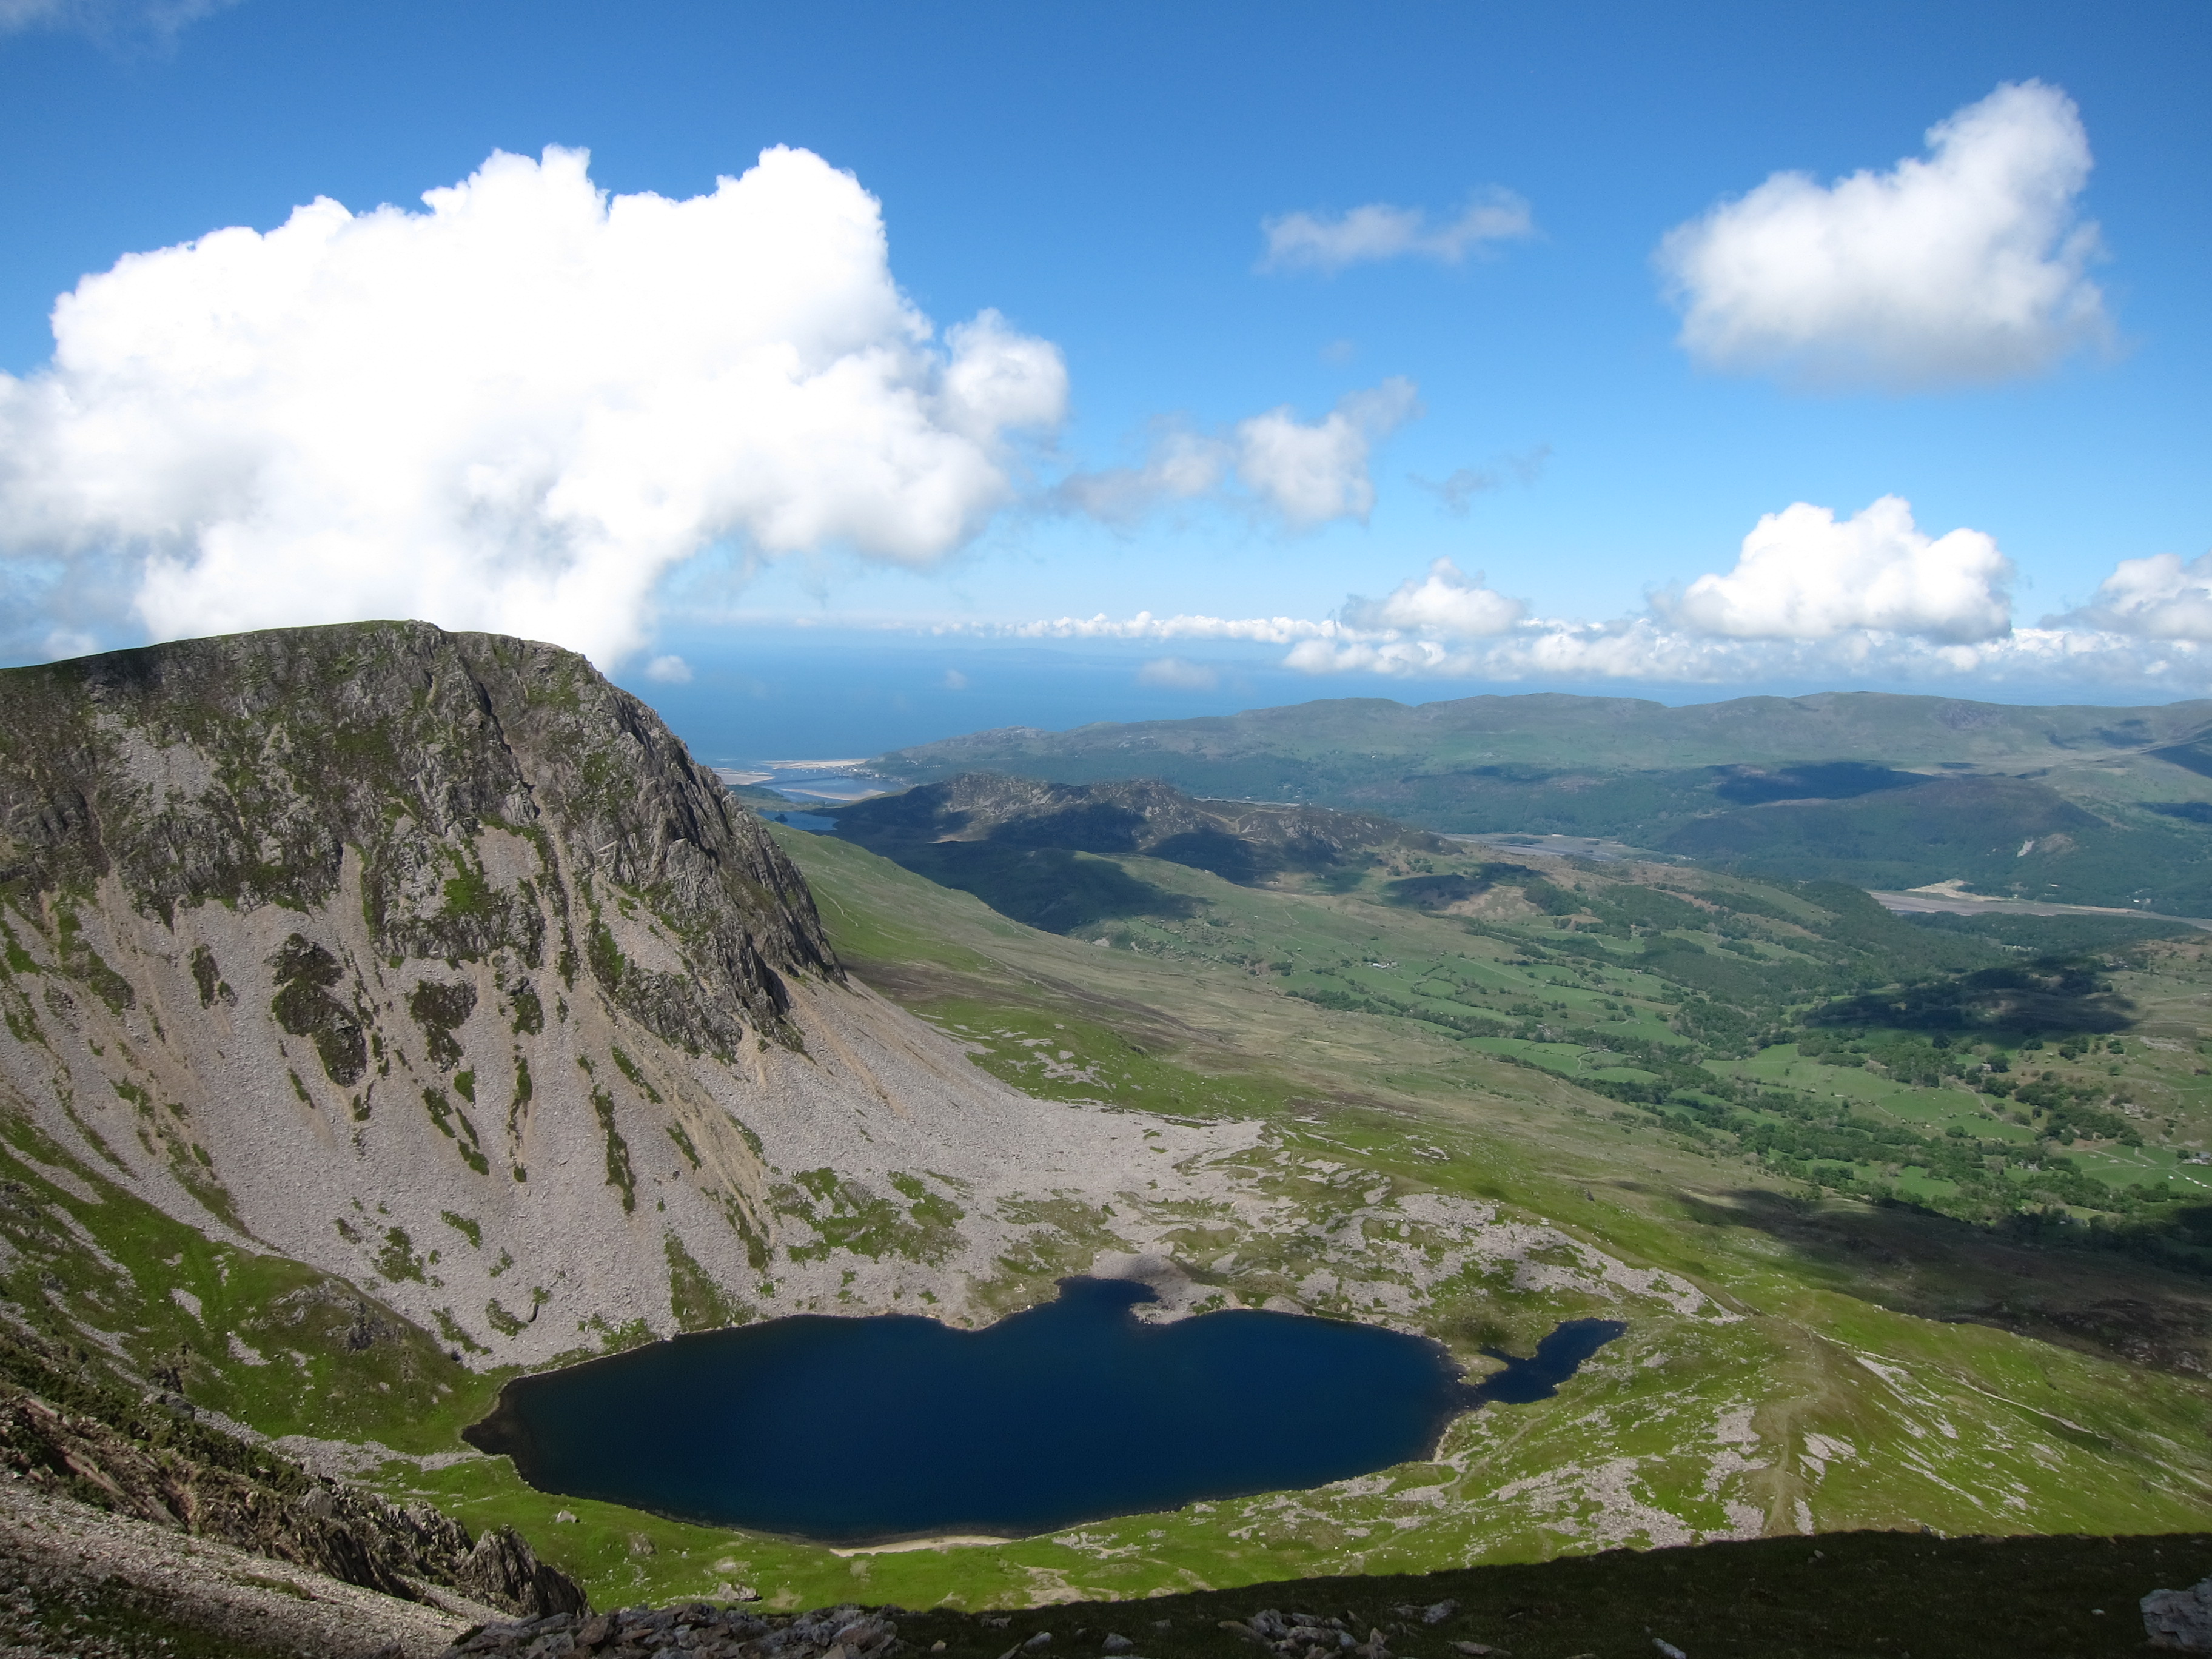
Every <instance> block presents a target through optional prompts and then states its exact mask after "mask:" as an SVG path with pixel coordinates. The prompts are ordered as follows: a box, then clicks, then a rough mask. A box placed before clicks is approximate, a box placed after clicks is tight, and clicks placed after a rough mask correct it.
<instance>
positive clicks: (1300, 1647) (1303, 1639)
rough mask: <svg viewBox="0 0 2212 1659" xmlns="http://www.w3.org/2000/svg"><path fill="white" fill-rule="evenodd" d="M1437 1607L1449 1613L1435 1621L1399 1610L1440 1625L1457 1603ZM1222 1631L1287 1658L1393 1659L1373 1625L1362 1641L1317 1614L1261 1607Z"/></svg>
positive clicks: (1418, 1610) (1227, 1622)
mask: <svg viewBox="0 0 2212 1659" xmlns="http://www.w3.org/2000/svg"><path fill="white" fill-rule="evenodd" d="M1457 1605H1458V1604H1457V1603H1455V1602H1445V1601H1440V1602H1438V1603H1437V1606H1438V1607H1443V1608H1445V1609H1446V1611H1445V1612H1443V1613H1439V1614H1437V1618H1436V1619H1435V1620H1427V1619H1426V1613H1425V1610H1424V1609H1422V1608H1420V1607H1403V1608H1400V1609H1398V1611H1400V1612H1401V1613H1407V1614H1409V1615H1411V1616H1413V1617H1417V1618H1422V1619H1424V1620H1425V1622H1428V1623H1438V1622H1441V1621H1442V1620H1445V1619H1449V1617H1451V1614H1452V1613H1453V1612H1454V1611H1456V1609H1457ZM1221 1628H1222V1629H1224V1630H1225V1631H1227V1632H1230V1633H1231V1634H1232V1635H1236V1636H1242V1637H1243V1638H1245V1639H1246V1640H1247V1641H1249V1642H1256V1643H1258V1644H1260V1645H1261V1647H1263V1648H1267V1649H1268V1650H1271V1651H1273V1652H1275V1653H1279V1654H1281V1655H1283V1656H1285V1659H1321V1656H1322V1655H1324V1654H1340V1653H1348V1654H1351V1655H1352V1656H1353V1659H1390V1650H1389V1646H1388V1645H1386V1644H1385V1643H1384V1641H1383V1632H1381V1631H1379V1630H1376V1629H1375V1628H1373V1627H1372V1626H1370V1627H1369V1629H1368V1632H1367V1639H1366V1640H1365V1641H1364V1642H1363V1641H1361V1640H1360V1639H1359V1638H1358V1635H1357V1633H1355V1632H1354V1631H1353V1630H1352V1626H1349V1625H1347V1624H1346V1623H1345V1622H1344V1620H1341V1619H1329V1618H1323V1617H1322V1615H1321V1614H1319V1613H1278V1612H1277V1611H1276V1610H1275V1609H1274V1608H1273V1607H1262V1608H1261V1609H1260V1611H1259V1612H1257V1613H1254V1614H1253V1615H1252V1616H1251V1617H1250V1618H1249V1619H1247V1620H1236V1619H1225V1620H1222V1621H1221Z"/></svg>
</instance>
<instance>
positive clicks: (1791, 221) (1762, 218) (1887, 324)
mask: <svg viewBox="0 0 2212 1659" xmlns="http://www.w3.org/2000/svg"><path fill="white" fill-rule="evenodd" d="M1928 148H1929V154H1928V155H1927V157H1926V158H1925V159H1921V158H1917V157H1908V158H1906V159H1905V160H1904V161H1899V163H1898V164H1897V166H1896V167H1895V168H1894V169H1893V170H1892V171H1890V172H1888V173H1865V172H1862V173H1853V174H1852V175H1851V176H1850V178H1848V179H1838V180H1837V181H1836V182H1835V183H1834V184H1832V185H1825V186H1824V185H1820V184H1819V183H1817V182H1815V181H1814V179H1811V178H1809V177H1808V176H1807V175H1805V174H1804V173H1776V174H1775V175H1774V176H1773V177H1771V178H1770V179H1767V181H1766V182H1765V184H1763V185H1759V187H1758V188H1757V189H1756V190H1753V191H1752V192H1751V193H1750V194H1749V195H1747V196H1745V197H1742V198H1741V199H1740V200H1736V201H1732V202H1726V203H1723V204H1720V205H1719V206H1717V207H1716V208H1714V209H1713V210H1711V212H1709V213H1707V214H1706V215H1705V216H1704V217H1703V218H1701V219H1698V220H1695V221H1693V222H1691V223H1688V224H1686V225H1682V226H1680V227H1678V228H1675V229H1674V231H1672V232H1671V233H1669V234H1668V236H1667V238H1666V240H1664V241H1663V242H1662V244H1661V245H1660V248H1659V252H1658V254H1657V260H1658V264H1659V265H1660V268H1661V270H1662V272H1663V273H1664V275H1665V276H1666V278H1667V281H1668V286H1669V288H1670V289H1671V290H1672V292H1673V294H1674V297H1675V298H1676V300H1677V301H1679V303H1680V305H1681V307H1682V309H1683V313H1684V315H1683V323H1682V333H1681V341H1682V343H1683V344H1684V345H1685V346H1686V347H1687V348H1688V349H1690V351H1691V352H1692V354H1694V355H1695V356H1698V357H1699V358H1700V359H1702V360H1703V361H1704V362H1706V363H1708V364H1710V365H1711V366H1713V367H1715V368H1723V369H1736V370H1780V371H1782V372H1784V373H1785V374H1790V375H1792V376H1794V377H1797V378H1801V379H1804V380H1812V381H1815V382H1842V383H1848V382H1872V383H1875V384H1879V385H1884V386H1896V387H1909V386H1929V385H1938V384H1945V383H1961V382H1977V381H1989V380H2002V379H2004V378H2007V377H2009V376H2013V375H2017V374H2029V373H2033V371H2035V370H2038V369H2040V368H2045V366H2047V365H2048V364H2050V363H2051V362H2053V361H2054V360H2055V359H2057V357H2059V356H2063V354H2064V353H2066V352H2067V351H2069V350H2070V349H2073V348H2074V347H2075V346H2076V345H2078V344H2080V343H2082V342H2083V341H2085V340H2090V339H2094V338H2097V337H2100V336H2101V335H2102V334H2103V333H2104V332H2105V331H2106V317H2105V309H2104V299H2103V295H2101V294H2100V292H2099V290H2098V289H2097V287H2096V285H2095V284H2094V283H2092V282H2090V281H2089V279H2088V277H2087V275H2086V272H2087V267H2088V265H2089V264H2090V262H2091V260H2092V259H2093V258H2094V257H2095V256H2096V253H2097V248H2098V240H2097V231H2096V227H2095V226H2094V225H2093V224H2090V223H2087V222H2081V221H2080V220H2079V219H2078V218H2077V216H2076V207H2075V204H2076V198H2077V197H2079V196H2080V194H2081V189H2082V186H2083V185H2085V184H2086V183H2087V179H2088V176H2089V166H2090V159H2089V143H2088V138H2087V135H2086V134H2085V133H2084V132H2083V131H2082V128H2081V117H2080V115H2079V113H2078V112H2076V111H2075V106H2074V104H2073V102H2072V100H2069V98H2068V97H2067V96H2066V95H2065V94H2064V93H2063V92H2061V91H2060V90H2059V89H2058V88H2056V87H2049V86H2045V85H2042V84H2041V83H2039V82H2033V81H2031V82H2027V83H2025V84H2023V85H2018V86H2013V85H2007V86H2001V87H1999V88H1997V89H1996V91H1995V92H1993V93H1992V94H1990V96H1988V97H1987V98H1985V99H1984V100H1982V101H1981V102H1979V103H1978V104H1972V105H1969V106H1967V107H1966V108H1965V109H1962V110H1960V111H1959V112H1957V113H1955V114H1954V115H1953V116H1952V117H1951V118H1949V119H1948V120H1946V121H1943V122H1941V123H1939V124H1938V125H1936V126H1934V127H1932V128H1930V129H1929V133H1928Z"/></svg>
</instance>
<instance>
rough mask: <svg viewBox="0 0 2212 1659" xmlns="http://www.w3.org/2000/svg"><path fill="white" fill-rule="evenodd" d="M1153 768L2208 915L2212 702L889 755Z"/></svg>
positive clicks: (1494, 829)
mask: <svg viewBox="0 0 2212 1659" xmlns="http://www.w3.org/2000/svg"><path fill="white" fill-rule="evenodd" d="M871 768H872V770H874V771H875V772H877V773H878V774H879V775H883V776H884V777H886V778H889V779H896V780H898V781H905V782H909V783H926V782H933V781H940V780H943V779H945V778H948V777H951V776H954V775H958V774H962V773H970V772H979V771H991V772H999V773H1006V774H1012V775H1020V776H1024V777H1030V778H1036V779H1043V780H1048V781H1054V782H1059V783H1097V782H1101V781H1109V780H1118V779H1132V778H1157V779H1159V780H1161V781H1164V782H1167V783H1170V784H1172V785H1174V786H1176V787H1179V788H1182V789H1184V790H1187V791H1188V792H1190V793H1193V794H1197V795H1205V796H1211V797H1216V798H1235V799H1247V800H1252V801H1261V802H1274V803H1284V804H1298V805H1312V806H1327V807H1334V808H1339V809H1342V810H1346V811H1356V812H1364V813H1369V814H1379V815H1383V816H1386V817H1390V818H1392V819H1395V820H1398V821H1400V822H1402V823H1407V824H1408V825H1413V826H1419V827H1420V828H1423V829H1431V830H1436V831H1441V832H1445V833H1468V834H1491V833H1521V834H1538V835H1572V836H1605V837H1610V838H1613V839H1617V840H1620V841H1623V842H1629V843H1631V844H1632V845H1634V846H1637V847H1640V848H1646V849H1650V850H1652V851H1657V852H1665V853H1673V854H1679V855H1682V856H1686V857H1691V858H1695V859H1698V860H1701V861H1705V862H1709V863H1714V864H1717V865H1721V866H1727V867H1730V868H1735V869H1738V870H1741V871H1743V872H1747V873H1754V874H1759V875H1764V876H1773V877H1780V878H1795V879H1805V878H1823V879H1834V880H1842V881H1848V882H1850V883H1853V884H1857V885H1860V886H1866V887H1914V886H1921V885H1924V884H1929V883H1932V882H1938V881H1947V880H1958V881H1962V882H1965V883H1966V884H1969V885H1970V886H1972V887H1973V888H1974V889H1976V890H1981V891H1985V892H1990V893H1998V894H2007V895H2014V896H2021V897H2030V898H2042V899H2051V900H2057V901H2060V902H2069V903H2084V904H2102V905H2128V906H2133V907H2136V908H2142V909H2147V910H2154V911H2164V912H2168V913H2172V914H2176V915H2212V834H2208V832H2207V831H2208V826H2212V702H2205V701H2196V702H2177V703H2172V704H2166V705H2164V706H2160V707H2152V708H2093V707H2085V706H2063V707H2054V708H2025V707H2013V706H2009V705H2005V704H1998V703H1982V702H1967V701H1965V700H1962V699H1957V698H1947V697H1912V696H1887V695H1884V694H1881V693H1875V692H1850V693H1823V694H1821V695H1820V696H1809V697H1796V698H1783V697H1741V698H1736V699H1734V700H1732V701H1729V702H1717V703H1706V704H1699V705H1693V706H1691V707H1687V708H1668V707H1666V706H1664V705H1663V704H1660V703H1656V702H1645V701H1643V700H1640V699H1634V698H1625V697H1576V696H1561V695H1558V694H1554V693H1536V694H1532V695H1528V696H1508V697H1499V696H1483V697H1468V698H1463V699H1460V700H1458V701H1455V702H1434V703H1426V704H1422V705H1419V706H1418V707H1407V705H1404V704H1401V703H1397V702H1389V701H1387V700H1383V699H1380V698H1358V699H1340V700H1331V701H1324V702H1310V703H1302V704H1297V705H1295V706H1292V707H1288V708H1266V709H1255V710H1252V711H1249V712H1248V713H1245V714H1234V715H1226V716H1217V717H1209V718H1206V719H1200V720H1154V721H1146V722H1142V723H1138V724H1131V725H1110V724H1102V725H1097V726H1080V727H1078V728H1077V729H1075V730H1073V731H1071V732H1043V731H1039V730H1036V729H1035V728H1033V727H1027V726H1014V727H1007V728H1004V729H1001V730H999V731H994V732H976V733H974V734H972V735H969V736H966V737H961V738H948V739H946V740H945V741H943V742H940V743H934V744H923V745H921V746H919V747H916V748H912V749H902V750H894V751H893V752H891V753H890V754H887V755H884V756H881V757H878V758H877V759H876V760H875V761H873V762H872V763H871Z"/></svg>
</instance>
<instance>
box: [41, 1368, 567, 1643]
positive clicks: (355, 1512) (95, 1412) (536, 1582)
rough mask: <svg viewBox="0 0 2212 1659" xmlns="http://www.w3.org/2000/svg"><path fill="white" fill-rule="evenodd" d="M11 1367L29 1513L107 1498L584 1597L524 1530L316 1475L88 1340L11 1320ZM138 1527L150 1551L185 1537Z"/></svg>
mask: <svg viewBox="0 0 2212 1659" xmlns="http://www.w3.org/2000/svg"><path fill="white" fill-rule="evenodd" d="M0 1372H4V1373H5V1374H6V1375H7V1376H11V1377H13V1378H15V1379H16V1381H15V1383H0V1489H5V1490H8V1491H10V1492H13V1493H14V1494H15V1498H16V1499H17V1502H18V1506H19V1507H18V1513H19V1514H28V1513H30V1511H31V1509H33V1508H35V1506H36V1504H37V1503H38V1502H39V1500H41V1499H43V1500H46V1501H47V1502H48V1503H60V1504H65V1505H68V1506H70V1510H75V1509H76V1507H77V1506H82V1507H83V1508H85V1509H87V1510H104V1511H106V1512H107V1513H108V1514H110V1515H111V1516H114V1517H116V1518H117V1520H118V1522H129V1523H132V1524H134V1525H139V1526H144V1527H150V1528H154V1529H155V1534H161V1533H167V1534H175V1535H178V1536H179V1537H180V1538H181V1537H190V1538H192V1539H195V1540H202V1541H213V1542H219V1543H222V1544H223V1545H225V1546H227V1547H230V1548H232V1549H235V1550H239V1551H243V1552H247V1553H250V1554H251V1555H252V1557H253V1558H254V1559H259V1560H261V1561H263V1562H264V1564H272V1565H273V1564H275V1563H277V1562H283V1563H285V1564H287V1565H290V1566H293V1567H296V1568H299V1569H301V1570H302V1571H307V1572H309V1573H312V1574H316V1575H319V1576H320V1577H325V1578H328V1579H331V1580H334V1581H336V1582H337V1583H344V1584H349V1585H352V1586H355V1587H356V1588H358V1589H364V1590H369V1591H374V1592H376V1593H378V1594H380V1595H385V1596H388V1597H392V1598H394V1599H396V1600H398V1601H416V1602H422V1603H425V1604H428V1605H433V1606H435V1605H441V1604H443V1603H445V1602H447V1601H458V1602H465V1604H466V1605H468V1606H470V1607H484V1608H486V1609H487V1610H489V1611H493V1612H499V1613H510V1614H513V1613H520V1614H524V1615H526V1616H531V1617H535V1616H538V1615H540V1614H544V1613H573V1612H581V1611H585V1610H586V1609H587V1607H588V1604H587V1603H586V1600H585V1597H584V1592H583V1590H582V1589H581V1587H580V1586H579V1585H578V1584H577V1583H576V1582H575V1581H574V1579H572V1578H570V1577H568V1575H567V1574H565V1573H563V1572H562V1571H558V1570H557V1569H556V1568H554V1567H552V1566H550V1565H547V1564H546V1563H544V1562H542V1561H540V1560H539V1559H538V1557H537V1554H536V1553H535V1552H533V1551H532V1549H531V1547H530V1545H529V1544H528V1543H527V1542H526V1541H525V1540H524V1539H523V1538H522V1537H521V1536H520V1534H517V1533H515V1532H513V1530H511V1529H509V1528H503V1527H502V1528H495V1529H494V1530H492V1531H490V1532H488V1533H486V1534H484V1535H483V1537H482V1538H481V1539H477V1540H474V1541H472V1540H471V1538H470V1536H469V1534H468V1530H467V1528H465V1527H463V1526H462V1525H461V1523H460V1522H458V1521H456V1520H454V1519H453V1517H452V1516H448V1515H446V1514H444V1513H442V1512H441V1511H440V1510H436V1509H434V1508H433V1507H431V1506H430V1505H429V1504H409V1505H406V1506H404V1507H402V1506H400V1505H398V1504H388V1503H386V1502H385V1501H384V1499H382V1498H379V1497H378V1496H376V1494H374V1492H366V1491H363V1490H362V1489H361V1488H360V1487H357V1486H349V1485H347V1484H346V1483H344V1482H343V1481H337V1480H326V1479H322V1478H319V1477H317V1476H313V1475H311V1474H307V1472H306V1471H305V1470H303V1469H301V1468H300V1467H299V1466H298V1465H297V1464H295V1463H294V1462H291V1461H290V1460H289V1459H288V1458H285V1457H282V1456H279V1455H276V1453H275V1452H273V1451H271V1450H270V1449H268V1448H267V1447H265V1446H261V1445H255V1444H252V1443H249V1442H246V1441H244V1440H240V1439H239V1438H237V1437H234V1436H232V1435H230V1434H228V1433H225V1432H223V1431H221V1430H219V1429H216V1428H214V1427H212V1426H210V1425H207V1424H204V1423H202V1422H200V1421H199V1420H198V1419H197V1415H196V1414H195V1413H193V1412H192V1411H191V1407H188V1406H185V1405H184V1404H183V1402H182V1401H177V1400H176V1399H175V1398H174V1396H167V1397H164V1396H161V1395H153V1396H140V1397H134V1396H133V1395H131V1392H130V1391H129V1389H128V1388H127V1387H126V1386H125V1383H124V1382H123V1381H122V1379H121V1378H120V1377H118V1376H115V1375H114V1374H113V1373H112V1371H108V1370H107V1368H106V1367H104V1366H100V1365H98V1364H97V1362H95V1361H94V1359H93V1358H92V1356H90V1355H84V1356H82V1358H80V1357H79V1356H76V1355H73V1354H70V1353H69V1352H65V1351H64V1350H61V1349H58V1348H57V1347H54V1346H51V1345H49V1344H46V1343H44V1342H42V1341H40V1340H39V1339H37V1338H36V1337H33V1336H31V1335H28V1334H23V1333H20V1332H16V1331H12V1330H8V1329H5V1328H0ZM103 1372H105V1373H106V1374H105V1375H103V1374H102V1373H103ZM23 1382H30V1383H35V1384H37V1385H38V1386H39V1387H40V1388H41V1389H44V1390H45V1392H44V1393H34V1392H33V1391H32V1390H31V1389H28V1388H25V1387H22V1386H21V1383H23ZM49 1395H51V1396H52V1397H48V1396H49ZM58 1401H59V1402H63V1403H57V1402H58ZM87 1524H88V1523H86V1522H83V1521H82V1519H80V1520H78V1521H75V1522H70V1523H69V1527H68V1528H64V1529H65V1530H66V1529H75V1530H78V1531H82V1530H84V1528H85V1526H86V1525H87ZM126 1534H129V1529H128V1528H125V1530H124V1532H122V1533H115V1532H113V1531H112V1529H111V1531H110V1533H109V1534H103V1535H112V1536H116V1537H120V1536H124V1535H126ZM129 1535H132V1536H138V1537H139V1540H140V1541H139V1543H138V1544H137V1546H135V1548H137V1550H139V1552H140V1553H144V1552H145V1551H149V1550H150V1551H153V1552H154V1553H156V1554H159V1553H161V1552H162V1550H163V1549H165V1548H167V1549H171V1550H173V1548H175V1547H176V1546H167V1545H162V1544H157V1543H155V1542H154V1541H151V1540H149V1539H148V1538H146V1537H145V1536H144V1535H143V1534H129ZM89 1576H90V1577H92V1578H93V1579H94V1580H97V1579H98V1577H100V1575H99V1574H98V1573H97V1572H93V1573H91V1574H90V1575H89Z"/></svg>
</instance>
